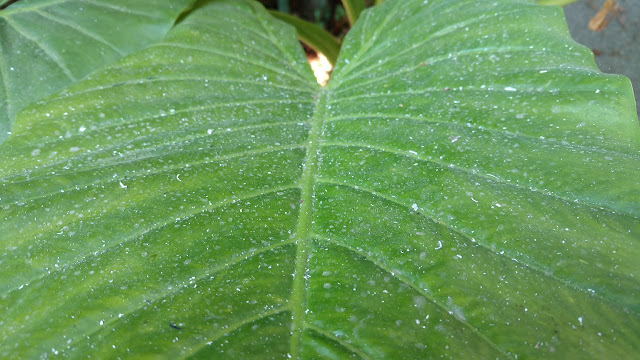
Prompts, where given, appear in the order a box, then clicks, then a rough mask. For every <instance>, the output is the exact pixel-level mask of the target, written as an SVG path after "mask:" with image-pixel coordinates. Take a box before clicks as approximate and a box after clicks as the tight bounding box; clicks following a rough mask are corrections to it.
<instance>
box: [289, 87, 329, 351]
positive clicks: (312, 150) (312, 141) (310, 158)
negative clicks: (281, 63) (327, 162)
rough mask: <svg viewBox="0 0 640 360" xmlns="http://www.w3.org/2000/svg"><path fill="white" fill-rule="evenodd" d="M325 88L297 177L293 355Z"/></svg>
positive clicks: (302, 314)
mask: <svg viewBox="0 0 640 360" xmlns="http://www.w3.org/2000/svg"><path fill="white" fill-rule="evenodd" d="M328 97H329V95H328V91H326V90H324V89H323V90H320V91H319V94H318V100H317V103H316V107H315V109H314V113H313V117H312V118H311V120H310V122H311V129H310V130H309V138H308V140H307V146H306V148H307V155H306V157H305V159H304V163H303V165H302V166H303V170H302V176H301V177H300V189H301V194H300V202H301V205H300V213H299V215H298V223H297V226H296V232H295V234H296V235H295V236H294V239H295V243H296V259H295V273H294V277H293V286H292V289H291V297H290V298H289V306H290V307H291V313H292V318H293V322H292V326H291V342H290V349H289V355H290V356H291V358H293V359H298V358H300V343H301V340H302V332H303V330H304V328H305V321H304V320H305V307H306V299H305V290H306V279H305V274H306V272H307V269H308V266H307V263H308V259H309V253H308V251H309V249H308V247H309V242H310V241H311V239H312V227H311V226H312V221H311V219H312V216H313V200H314V197H315V196H314V184H315V178H316V173H317V168H318V160H319V157H320V156H319V155H320V148H321V147H320V137H321V136H322V128H323V125H324V116H325V110H326V104H327V102H328Z"/></svg>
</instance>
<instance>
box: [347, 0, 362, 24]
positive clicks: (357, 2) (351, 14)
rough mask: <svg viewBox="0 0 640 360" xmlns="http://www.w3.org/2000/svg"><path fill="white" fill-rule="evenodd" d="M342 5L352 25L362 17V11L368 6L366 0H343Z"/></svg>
mask: <svg viewBox="0 0 640 360" xmlns="http://www.w3.org/2000/svg"><path fill="white" fill-rule="evenodd" d="M342 6H344V10H345V12H346V13H347V19H349V24H351V26H353V25H354V24H355V23H356V21H357V20H358V18H359V17H360V13H362V11H363V10H364V9H366V8H367V6H366V5H365V3H364V0H342Z"/></svg>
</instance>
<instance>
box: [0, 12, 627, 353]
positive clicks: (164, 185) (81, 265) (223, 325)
mask: <svg viewBox="0 0 640 360" xmlns="http://www.w3.org/2000/svg"><path fill="white" fill-rule="evenodd" d="M201 5H202V6H199V7H198V8H197V9H196V10H194V11H193V12H192V13H190V14H189V15H188V16H187V17H185V18H184V19H183V21H181V22H180V23H179V24H178V25H176V26H175V27H174V28H173V29H172V30H171V31H170V32H169V34H168V35H167V37H166V38H165V40H164V41H163V42H159V43H156V44H154V45H152V46H150V47H148V48H146V49H144V50H141V51H138V52H136V53H134V54H132V55H130V56H127V57H126V58H124V59H122V60H120V61H118V62H117V63H115V64H113V65H111V66H109V67H108V68H107V69H104V70H102V71H100V72H97V73H93V74H91V75H90V76H89V77H88V78H87V79H85V80H83V81H80V82H77V83H74V84H72V85H71V86H69V87H67V88H65V89H64V90H63V91H62V92H59V93H57V94H55V95H53V96H50V97H48V98H46V99H44V100H42V101H39V102H38V103H36V104H32V105H31V106H29V107H28V108H25V109H24V110H23V111H21V112H20V114H19V115H18V116H17V120H16V125H15V129H14V131H13V133H12V135H11V136H10V137H9V138H8V139H7V141H6V142H5V143H3V144H2V146H0V214H1V215H2V220H3V221H2V222H0V274H1V276H0V309H2V314H3V315H2V317H1V318H0V324H1V325H2V326H0V339H2V341H0V357H16V358H17V357H21V358H32V357H48V356H52V355H64V356H67V357H80V356H86V355H87V354H95V355H100V356H101V357H109V358H115V357H122V358H125V357H126V358H138V357H144V356H148V357H152V356H154V355H157V356H164V357H168V358H186V357H196V358H198V357H200V358H215V357H225V358H241V359H245V358H260V359H263V358H288V357H290V358H308V359H313V358H365V359H367V358H385V357H387V358H416V359H419V358H439V357H449V358H522V357H525V358H526V357H544V358H557V359H572V358H576V359H578V358H585V357H594V358H615V357H619V358H627V357H629V356H635V355H638V354H640V350H639V348H638V347H639V344H640V335H639V334H640V321H639V320H640V319H639V317H640V315H639V314H640V306H639V305H638V303H637V299H638V296H639V295H640V294H639V293H638V292H639V291H640V290H639V289H640V283H639V280H638V279H640V268H639V267H638V265H637V259H638V258H640V250H639V249H638V246H637V239H638V238H640V221H639V219H638V218H639V216H640V201H639V199H640V189H639V188H638V186H637V179H638V178H640V166H639V165H640V162H639V156H638V151H639V150H640V136H639V134H638V128H637V119H636V115H635V109H634V103H633V101H634V100H633V94H632V91H631V87H630V83H629V81H628V80H627V79H626V78H623V77H619V76H611V75H604V74H601V73H600V72H598V70H597V68H596V67H595V64H594V62H593V57H592V55H591V54H590V52H589V50H588V49H586V48H583V47H581V46H578V45H576V44H575V43H574V42H573V41H572V40H571V39H570V37H569V35H568V32H567V29H566V25H565V23H564V19H563V15H562V11H561V10H560V9H556V8H553V7H543V6H537V5H533V4H531V2H528V1H517V0H495V1H490V2H485V1H475V0H474V1H471V0H439V1H429V2H425V1H422V0H421V1H417V0H405V1H399V0H398V1H391V0H389V1H385V2H384V3H383V4H381V5H380V6H377V7H375V8H373V9H370V10H366V11H364V12H362V14H361V16H360V18H359V20H358V23H357V24H356V26H355V27H354V28H353V29H352V30H351V32H350V33H349V35H348V36H347V37H346V39H345V41H344V43H343V45H342V50H341V54H340V55H339V58H338V61H337V67H336V69H335V70H334V73H333V75H332V79H331V81H330V82H329V84H328V86H327V87H326V88H321V87H319V86H318V85H317V84H316V83H315V80H314V79H313V75H312V73H311V71H310V69H309V67H308V66H307V64H306V59H305V57H304V54H303V51H302V49H301V48H300V46H299V45H298V43H297V41H296V35H295V31H294V29H293V28H292V27H290V26H288V25H286V24H284V23H282V22H280V21H278V20H276V19H274V18H273V17H271V16H270V15H269V13H268V12H266V11H265V10H264V9H263V8H262V7H261V6H260V5H259V4H257V3H255V2H249V1H231V0H228V1H215V2H211V3H208V4H201Z"/></svg>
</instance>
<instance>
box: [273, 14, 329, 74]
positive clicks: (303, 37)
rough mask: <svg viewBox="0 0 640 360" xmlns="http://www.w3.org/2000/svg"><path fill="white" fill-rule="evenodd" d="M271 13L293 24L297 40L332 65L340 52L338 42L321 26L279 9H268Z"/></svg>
mask: <svg viewBox="0 0 640 360" xmlns="http://www.w3.org/2000/svg"><path fill="white" fill-rule="evenodd" d="M269 12H270V13H271V15H273V16H275V17H276V18H278V19H280V20H283V21H285V22H286V23H288V24H290V25H293V27H295V28H296V31H297V34H298V40H300V41H302V42H303V43H305V44H306V45H308V46H309V47H310V48H312V49H313V50H315V51H317V52H319V53H323V54H324V56H326V57H327V60H329V62H330V63H331V65H334V64H335V63H336V60H337V59H338V53H339V52H340V42H339V41H338V39H336V38H335V37H333V35H331V34H329V33H328V32H327V31H325V30H324V29H323V28H321V27H320V26H318V25H315V24H312V23H310V22H308V21H306V20H302V19H300V18H299V17H296V16H292V15H289V14H285V13H282V12H279V11H269Z"/></svg>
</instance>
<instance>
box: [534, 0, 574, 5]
mask: <svg viewBox="0 0 640 360" xmlns="http://www.w3.org/2000/svg"><path fill="white" fill-rule="evenodd" d="M576 1H578V0H536V3H538V4H540V5H559V6H565V5H569V4H571V3H574V2H576Z"/></svg>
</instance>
